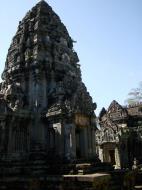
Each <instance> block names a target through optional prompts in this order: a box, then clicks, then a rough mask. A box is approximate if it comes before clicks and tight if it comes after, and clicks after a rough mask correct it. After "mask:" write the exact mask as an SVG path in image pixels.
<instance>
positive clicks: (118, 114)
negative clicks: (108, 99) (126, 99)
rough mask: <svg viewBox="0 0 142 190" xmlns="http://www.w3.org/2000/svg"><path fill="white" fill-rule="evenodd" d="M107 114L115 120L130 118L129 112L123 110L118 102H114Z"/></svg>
mask: <svg viewBox="0 0 142 190" xmlns="http://www.w3.org/2000/svg"><path fill="white" fill-rule="evenodd" d="M107 114H108V116H109V117H110V118H112V119H113V120H117V119H120V118H124V117H125V118H126V117H127V116H128V113H127V110H126V109H125V108H123V107H122V106H121V105H120V104H119V103H118V102H117V101H115V100H113V101H112V103H111V104H110V106H109V108H108V111H107Z"/></svg>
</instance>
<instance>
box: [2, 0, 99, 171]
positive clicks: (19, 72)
mask: <svg viewBox="0 0 142 190" xmlns="http://www.w3.org/2000/svg"><path fill="white" fill-rule="evenodd" d="M78 62H79V59H78V56H77V53H76V52H75V51H74V49H73V40H72V39H71V37H70V36H69V34H68V31H67V29H66V27H65V26H64V25H63V23H62V22H61V21H60V18H59V17H58V16H57V15H56V14H55V13H54V12H53V10H52V8H51V7H50V6H49V5H48V4H47V3H46V2H45V1H40V2H39V3H38V4H37V5H36V6H35V7H33V8H32V10H31V11H29V12H28V13H27V14H26V16H25V17H24V18H23V20H22V21H21V22H19V26H18V30H17V32H16V35H15V36H14V37H13V40H12V43H11V45H10V48H9V50H8V55H7V59H6V63H5V69H4V72H3V74H2V79H3V82H2V83H1V85H0V131H1V133H0V167H1V168H2V167H3V171H5V173H6V174H8V173H10V172H11V173H14V172H15V173H18V172H20V171H21V170H22V171H24V172H27V171H28V172H32V171H33V170H35V171H36V172H37V171H43V170H48V169H47V168H48V163H50V164H51V163H54V164H55V163H57V162H62V163H64V162H70V163H71V162H74V161H76V160H78V159H84V160H87V159H90V158H93V157H94V156H95V138H94V136H95V135H94V134H95V114H94V110H95V107H96V104H95V103H93V102H92V98H91V97H90V95H89V93H88V92H87V89H86V87H85V85H84V83H83V82H82V79H81V71H80V65H79V64H78ZM92 137H93V138H92ZM1 171H2V170H1ZM55 173H56V171H55Z"/></svg>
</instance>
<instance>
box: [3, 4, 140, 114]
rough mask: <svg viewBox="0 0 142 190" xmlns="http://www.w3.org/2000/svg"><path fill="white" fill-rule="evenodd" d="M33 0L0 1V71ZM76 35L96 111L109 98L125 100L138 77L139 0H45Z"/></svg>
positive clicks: (71, 34) (84, 78)
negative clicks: (95, 103) (19, 24)
mask: <svg viewBox="0 0 142 190" xmlns="http://www.w3.org/2000/svg"><path fill="white" fill-rule="evenodd" d="M37 2H38V1H37V0H24V1H20V0H11V1H9V0H4V1H1V6H0V26H1V27H0V73H2V71H3V69H4V63H5V59H6V54H7V51H8V48H9V46H10V42H11V40H12V37H13V36H14V34H15V32H16V30H17V27H18V23H19V21H20V20H21V19H22V18H23V17H24V16H25V14H26V12H27V11H28V10H29V9H31V8H32V7H33V6H34V5H35V4H36V3H37ZM48 3H49V4H50V5H51V6H52V8H53V10H54V11H55V12H56V13H57V14H58V15H59V16H60V18H61V20H62V22H63V23H64V24H65V25H66V27H67V29H68V31H69V33H70V36H71V37H72V38H73V39H74V40H75V41H77V43H76V44H75V47H74V48H75V50H76V52H77V53H78V56H79V58H80V64H81V70H82V78H83V81H84V83H85V84H86V87H87V89H88V91H89V92H90V94H91V96H92V97H93V100H94V102H97V105H98V108H97V111H96V113H97V114H98V113H99V111H100V110H101V108H102V107H106V108H107V107H108V106H109V104H110V103H111V101H112V100H114V99H115V100H117V101H118V102H119V103H120V104H124V100H125V99H126V98H127V94H128V92H129V91H130V89H131V88H135V87H137V86H138V83H139V82H140V81H142V77H141V74H142V73H141V72H142V24H141V23H142V0H71V1H70V0H68V1H67V0H48Z"/></svg>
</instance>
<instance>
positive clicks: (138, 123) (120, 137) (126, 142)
mask: <svg viewBox="0 0 142 190" xmlns="http://www.w3.org/2000/svg"><path fill="white" fill-rule="evenodd" d="M141 110H142V104H137V105H133V106H128V107H123V106H121V105H120V104H118V103H117V102H116V101H113V102H112V103H111V104H110V106H109V108H108V110H105V109H104V108H103V109H102V111H101V112H100V116H99V124H100V130H98V131H97V133H96V139H97V147H98V148H97V150H98V154H99V158H100V159H101V161H103V162H111V163H112V164H113V165H115V167H116V168H117V169H118V168H132V165H133V161H134V160H137V162H138V163H137V164H140V163H142V111H141Z"/></svg>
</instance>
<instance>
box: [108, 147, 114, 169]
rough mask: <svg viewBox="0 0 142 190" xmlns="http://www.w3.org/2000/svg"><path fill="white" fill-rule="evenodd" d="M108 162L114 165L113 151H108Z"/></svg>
mask: <svg viewBox="0 0 142 190" xmlns="http://www.w3.org/2000/svg"><path fill="white" fill-rule="evenodd" d="M109 160H110V163H111V164H112V165H115V150H109Z"/></svg>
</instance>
